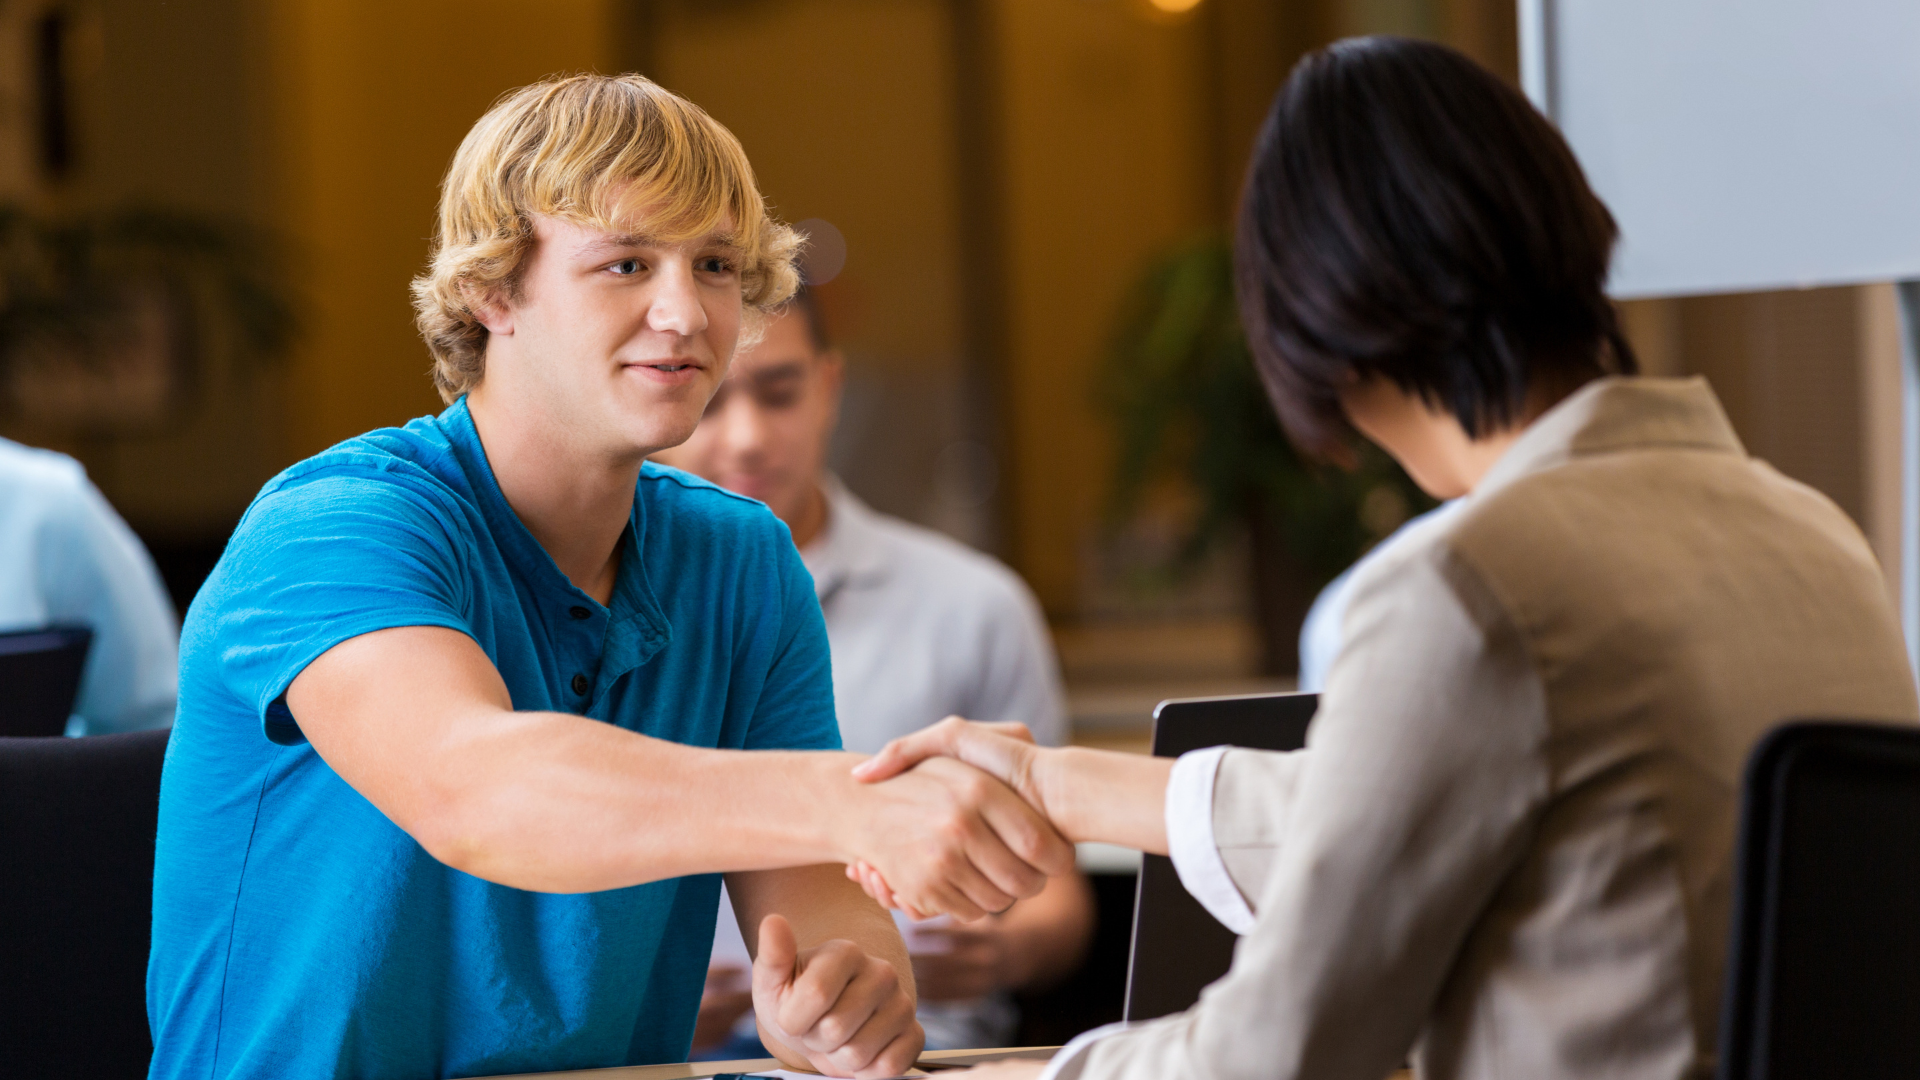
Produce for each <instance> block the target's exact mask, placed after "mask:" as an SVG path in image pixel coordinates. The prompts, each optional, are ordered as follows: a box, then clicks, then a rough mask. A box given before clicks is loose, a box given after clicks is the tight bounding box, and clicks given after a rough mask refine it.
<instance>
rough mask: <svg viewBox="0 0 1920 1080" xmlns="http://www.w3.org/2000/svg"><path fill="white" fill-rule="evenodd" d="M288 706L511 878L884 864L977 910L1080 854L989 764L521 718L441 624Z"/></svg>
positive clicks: (344, 647)
mask: <svg viewBox="0 0 1920 1080" xmlns="http://www.w3.org/2000/svg"><path fill="white" fill-rule="evenodd" d="M287 705H288V708H289V710H290V711H291V712H292V713H293V716H294V719H295V720H296V721H297V722H298V723H299V725H300V728H301V730H302V732H304V733H305V735H306V736H307V738H308V740H309V741H310V742H311V743H312V744H313V747H314V749H315V750H316V751H317V752H318V753H319V755H320V757H321V759H322V760H324V761H325V762H326V763H327V764H328V765H329V766H331V767H332V768H333V769H334V771H336V772H338V773H339V774H340V776H341V778H342V779H344V780H346V782H347V783H348V784H350V785H352V786H353V788H354V789H355V790H356V791H358V792H359V793H360V794H361V795H363V796H365V797H366V798H367V799H368V800H369V801H371V802H372V803H373V804H374V805H375V806H376V807H378V808H379V809H380V810H381V812H382V813H384V814H386V815H387V817H389V818H390V819H392V821H393V822H394V823H395V824H396V825H398V826H399V827H400V828H402V829H404V830H405V831H406V832H407V833H408V834H409V835H411V836H413V837H414V839H416V840H418V841H419V842H420V844H421V846H423V847H425V848H426V849H427V851H428V852H429V853H430V854H432V855H433V856H434V857H435V858H437V859H439V860H440V861H442V862H444V863H446V864H447V865H449V866H453V867H455V868H457V869H460V870H464V871H466V872H468V873H471V874H473V875H475V876H476V877H481V878H484V879H486V880H488V881H493V882H497V883H499V884H503V885H510V886H513V887H516V888H523V889H534V890H539V891H544V892H587V891H595V890H601V889H612V888H621V887H625V886H628V885H635V884H639V883H641V882H645V881H653V880H658V879H661V878H668V877H676V876H680V875H683V874H693V873H706V872H713V871H724V870H764V869H774V868H778V867H788V866H796V865H811V864H818V863H833V862H851V861H853V860H854V859H856V858H864V859H866V861H868V862H875V856H877V857H878V858H879V859H881V860H886V861H891V862H893V863H894V864H895V865H896V867H898V868H899V870H898V872H900V873H901V874H903V876H905V877H906V878H907V879H908V880H910V881H912V882H913V884H912V885H910V886H909V888H912V889H915V890H917V891H919V892H920V893H921V894H922V899H923V900H924V901H925V902H928V903H932V904H935V905H937V906H939V907H940V908H941V910H946V911H950V912H952V913H953V914H954V915H956V916H958V917H962V918H969V917H973V916H974V915H976V914H977V913H978V912H980V911H983V910H997V908H996V907H995V905H996V904H997V905H1000V906H1004V904H1005V903H1007V902H1010V899H1011V897H1013V896H1030V895H1033V894H1034V893H1035V892H1037V891H1038V890H1039V888H1040V887H1041V882H1042V873H1041V872H1042V871H1056V872H1057V871H1058V870H1060V869H1063V868H1064V865H1063V864H1067V863H1070V862H1071V859H1072V849H1071V848H1070V847H1068V846H1067V845H1066V843H1065V842H1064V841H1062V840H1061V839H1060V838H1059V836H1058V835H1057V834H1055V833H1054V832H1053V830H1052V829H1051V828H1049V827H1048V826H1047V825H1046V824H1045V822H1044V821H1043V820H1042V819H1040V818H1039V817H1038V816H1037V815H1035V814H1033V813H1032V812H1031V811H1030V810H1028V809H1027V808H1026V807H1025V805H1024V804H1023V803H1022V802H1021V801H1020V800H1019V798H1018V797H1017V796H1015V795H1013V793H1012V792H1010V791H1006V790H1005V789H1000V790H998V791H996V790H994V788H996V787H998V785H997V784H996V783H994V782H992V781H990V780H989V779H988V778H987V777H985V776H984V775H982V774H974V775H967V774H963V773H948V774H942V775H934V776H928V777H923V778H922V779H923V781H925V782H922V783H920V784H918V785H914V786H909V787H898V788H896V787H894V785H892V784H882V785H860V784H857V783H856V782H854V781H853V779H852V778H851V777H850V776H849V775H847V773H848V768H849V766H850V765H851V764H852V763H853V762H855V761H857V760H858V758H857V757H856V756H854V755H848V754H831V753H802V752H785V751H755V752H741V751H728V750H711V749H704V748H698V747H689V746H683V745H680V744H678V743H673V742H668V741H664V740H660V739H652V738H648V737H646V736H643V735H639V734H636V733H634V732H631V731H626V730H624V729H621V728H618V727H615V726H613V725H611V724H606V723H602V722H600V721H597V720H590V719H587V718H585V717H580V716H574V715H571V714H567V713H553V712H515V711H513V707H512V701H511V699H510V698H509V696H508V693H507V689H506V686H505V684H504V683H503V682H502V681H501V679H500V676H499V673H498V672H497V671H496V670H495V669H494V667H493V664H492V663H491V662H490V661H489V660H488V659H487V656H486V654H485V653H484V652H482V651H481V650H480V647H479V646H478V645H477V644H475V643H474V641H473V640H472V639H471V638H469V637H467V636H466V635H464V634H461V633H459V632H457V631H454V630H449V629H445V628H441V627H401V628H396V629H391V630H382V631H378V632H376V633H371V634H365V635H362V636H360V637H356V638H353V639H350V640H348V641H345V642H342V643H341V644H339V645H337V646H335V647H334V648H332V649H331V650H329V651H328V652H326V653H325V654H324V655H322V656H321V657H320V658H319V659H317V660H315V661H314V662H313V663H312V664H310V665H308V667H307V668H306V670H305V671H303V672H302V673H301V674H300V675H299V676H298V677H297V678H296V679H294V681H293V684H292V686H291V687H290V688H289V689H288V691H287ZM921 772H923V770H915V773H916V774H918V773H921ZM909 778H910V777H903V778H902V779H909ZM988 785H992V786H988ZM863 788H864V790H862V789H863ZM889 789H891V790H889ZM1003 837H1004V840H1003V839H1002V838H1003ZM876 865H877V864H876ZM889 880H894V878H893V875H892V874H889Z"/></svg>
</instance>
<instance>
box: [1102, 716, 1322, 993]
mask: <svg viewBox="0 0 1920 1080" xmlns="http://www.w3.org/2000/svg"><path fill="white" fill-rule="evenodd" d="M1319 704H1320V696H1319V695H1318V694H1255V695H1251V696H1248V697H1217V698H1176V699H1173V700H1169V701H1163V702H1161V703H1160V705H1159V707H1157V708H1156V709H1154V710H1153V754H1154V756H1155V757H1179V756H1180V755H1181V754H1184V753H1187V752H1188V751H1190V750H1202V749H1205V748H1207V747H1209V746H1223V745H1224V746H1242V747H1247V748H1249V749H1254V750H1298V749H1301V748H1302V747H1304V746H1306V744H1307V725H1308V723H1310V722H1311V721H1312V720H1313V714H1314V710H1315V709H1317V708H1318V707H1319ZM1237 940H1238V938H1237V937H1236V936H1235V935H1234V933H1233V931H1231V930H1228V929H1227V928H1226V927H1224V926H1222V925H1220V922H1219V920H1217V919H1215V918H1214V917H1213V916H1212V915H1211V914H1209V913H1208V912H1207V909H1206V908H1204V907H1202V906H1201V905H1200V901H1198V900H1195V899H1194V898H1193V897H1192V896H1191V895H1189V894H1188V893H1187V890H1186V889H1185V888H1184V887H1182V886H1181V884H1180V875H1179V874H1178V873H1177V872H1175V870H1174V868H1173V860H1171V859H1169V858H1166V857H1165V856H1162V855H1148V856H1147V857H1146V858H1145V859H1143V860H1142V861H1141V865H1140V881H1139V885H1138V886H1137V891H1136V893H1135V894H1134V904H1133V950H1132V957H1131V959H1130V960H1129V962H1128V964H1127V1000H1126V1007H1125V1012H1124V1013H1123V1014H1122V1015H1123V1016H1124V1017H1125V1019H1127V1020H1128V1021H1130V1022H1132V1021H1140V1020H1151V1019H1153V1018H1154V1017H1157V1016H1166V1015H1168V1014H1170V1013H1176V1012H1182V1011H1184V1010H1186V1009H1189V1008H1192V1007H1193V1005H1194V1003H1196V1002H1198V1001H1199V1000H1200V991H1201V990H1202V989H1203V988H1205V987H1206V986H1207V984H1209V983H1211V982H1213V981H1215V980H1216V979H1218V978H1220V977H1221V976H1222V975H1225V974H1226V973H1227V968H1229V967H1231V966H1232V964H1233V946H1234V942H1236V941H1237Z"/></svg>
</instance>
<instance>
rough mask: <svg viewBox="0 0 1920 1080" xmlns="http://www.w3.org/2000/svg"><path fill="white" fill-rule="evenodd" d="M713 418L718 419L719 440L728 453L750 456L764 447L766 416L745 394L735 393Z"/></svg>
mask: <svg viewBox="0 0 1920 1080" xmlns="http://www.w3.org/2000/svg"><path fill="white" fill-rule="evenodd" d="M713 419H715V420H717V421H719V425H718V426H719V428H720V431H719V436H720V442H721V444H722V445H723V446H725V447H726V449H727V451H728V452H729V453H732V454H738V455H743V456H752V455H755V454H758V453H760V452H761V450H763V449H764V448H765V446H766V442H767V424H766V417H764V416H762V415H761V414H760V409H759V407H758V406H756V405H755V404H754V403H753V401H752V399H750V398H748V397H747V395H745V394H739V395H736V396H735V397H734V399H733V400H732V401H729V402H727V404H726V407H725V408H723V409H721V410H720V415H718V416H716V417H713Z"/></svg>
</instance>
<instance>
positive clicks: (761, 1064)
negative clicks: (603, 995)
mask: <svg viewBox="0 0 1920 1080" xmlns="http://www.w3.org/2000/svg"><path fill="white" fill-rule="evenodd" d="M1057 1049H1059V1048H1058V1047H1054V1046H1022V1047H1009V1048H1008V1049H1007V1050H1004V1051H999V1052H1000V1053H1018V1051H1020V1050H1032V1051H1035V1052H1036V1056H1038V1054H1040V1053H1044V1052H1046V1051H1049V1050H1057ZM991 1052H993V1051H985V1050H929V1051H928V1052H926V1053H924V1054H921V1055H920V1060H921V1061H927V1062H935V1063H938V1062H942V1061H950V1060H952V1059H954V1058H966V1057H971V1056H973V1055H975V1054H983V1053H991ZM778 1068H781V1065H780V1063H779V1062H778V1061H775V1060H773V1059H772V1058H761V1059H759V1060H756V1061H696V1062H693V1063H691V1064H686V1065H629V1066H626V1067H625V1068H619V1069H581V1070H578V1071H576V1072H552V1073H521V1074H520V1075H518V1076H503V1077H498V1078H496V1080H564V1078H566V1077H573V1078H575V1080H697V1078H699V1077H704V1076H712V1075H713V1074H714V1073H718V1072H737V1073H750V1072H758V1071H761V1070H772V1069H778ZM916 1072H917V1070H916ZM920 1075H924V1076H938V1075H940V1074H939V1073H921V1074H920ZM1387 1080H1413V1073H1412V1072H1410V1071H1408V1070H1406V1069H1401V1070H1399V1071H1398V1072H1395V1073H1394V1074H1393V1075H1392V1076H1390V1077H1388V1078H1387Z"/></svg>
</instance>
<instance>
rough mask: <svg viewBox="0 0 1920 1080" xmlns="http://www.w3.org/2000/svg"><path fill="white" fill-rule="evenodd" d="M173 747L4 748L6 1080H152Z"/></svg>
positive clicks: (0, 905) (136, 740) (141, 741)
mask: <svg viewBox="0 0 1920 1080" xmlns="http://www.w3.org/2000/svg"><path fill="white" fill-rule="evenodd" d="M167 735H168V733H167V732H165V731H140V732H133V733H130V734H125V735H93V736H88V737H86V738H80V739H65V738H51V739H10V738H0V1075H5V1076H9V1077H13V1076H19V1077H29V1076H31V1077H47V1078H55V1077H74V1078H76V1080H78V1078H81V1077H86V1078H89V1080H92V1078H99V1080H118V1078H122V1077H124V1078H127V1080H137V1078H139V1077H143V1076H145V1075H146V1074H147V1061H148V1058H149V1057H150V1056H151V1054H152V1045H151V1043H150V1042H149V1036H148V1033H147V1002H146V978H147V945H148V935H149V931H150V924H151V920H152V910H153V841H154V830H155V826H156V822H157V819H158V813H159V803H160V762H161V759H162V758H163V757H165V755H166V749H167Z"/></svg>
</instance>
